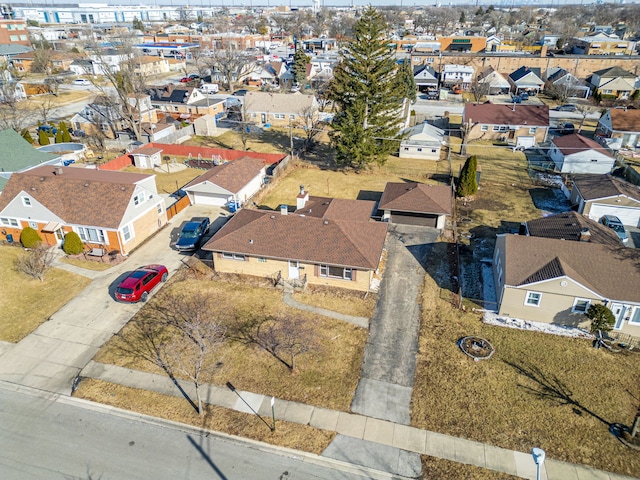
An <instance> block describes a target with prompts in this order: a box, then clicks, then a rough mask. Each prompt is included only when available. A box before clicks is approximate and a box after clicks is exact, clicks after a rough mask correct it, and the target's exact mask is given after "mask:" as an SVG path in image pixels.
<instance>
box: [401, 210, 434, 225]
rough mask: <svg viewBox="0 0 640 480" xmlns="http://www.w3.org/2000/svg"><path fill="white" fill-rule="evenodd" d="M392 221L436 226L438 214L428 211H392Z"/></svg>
mask: <svg viewBox="0 0 640 480" xmlns="http://www.w3.org/2000/svg"><path fill="white" fill-rule="evenodd" d="M391 223H401V224H403V225H420V226H422V227H436V226H437V224H438V216H437V215H430V214H427V213H392V214H391Z"/></svg>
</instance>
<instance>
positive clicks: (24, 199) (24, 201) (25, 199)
mask: <svg viewBox="0 0 640 480" xmlns="http://www.w3.org/2000/svg"><path fill="white" fill-rule="evenodd" d="M22 204H23V205H24V206H25V207H30V206H31V199H30V198H29V197H22Z"/></svg>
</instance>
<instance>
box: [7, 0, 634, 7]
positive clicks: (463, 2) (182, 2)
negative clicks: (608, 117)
mask: <svg viewBox="0 0 640 480" xmlns="http://www.w3.org/2000/svg"><path fill="white" fill-rule="evenodd" d="M600 3H606V4H617V5H620V4H625V5H634V4H636V2H635V1H625V0H555V1H554V0H547V1H543V2H538V1H535V0H477V1H475V0H474V1H470V0H443V1H434V0H424V1H420V0H419V1H414V0H396V1H391V0H351V1H345V0H322V1H321V5H322V6H327V7H349V6H352V5H353V6H366V5H369V4H371V5H373V6H374V7H383V6H404V7H433V6H438V5H439V6H441V7H449V6H455V7H459V6H476V5H478V6H489V5H493V6H495V7H511V6H516V7H520V6H536V7H554V6H561V5H594V4H600ZM6 4H8V5H12V6H16V7H17V6H20V7H30V6H34V7H37V6H50V7H55V6H59V7H62V6H65V7H68V6H74V5H82V4H101V5H109V6H124V7H127V6H137V5H146V6H155V5H157V6H169V7H171V6H173V7H184V6H189V7H192V8H194V9H197V8H208V7H236V8H242V7H244V8H261V7H263V8H273V7H276V6H281V5H285V6H290V7H294V8H302V7H309V8H310V7H312V5H313V2H312V0H289V1H286V0H285V1H282V0H191V1H189V0H152V1H151V2H149V1H146V2H141V1H140V0H121V1H104V0H83V1H78V2H69V1H68V0H45V1H28V2H25V1H20V2H12V1H6Z"/></svg>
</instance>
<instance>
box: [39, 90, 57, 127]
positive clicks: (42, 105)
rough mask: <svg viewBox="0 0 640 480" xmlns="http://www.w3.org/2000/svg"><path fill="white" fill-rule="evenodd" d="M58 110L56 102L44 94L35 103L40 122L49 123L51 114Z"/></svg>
mask: <svg viewBox="0 0 640 480" xmlns="http://www.w3.org/2000/svg"><path fill="white" fill-rule="evenodd" d="M57 110H58V104H57V103H56V102H55V101H54V100H53V98H51V96H49V95H48V96H46V97H44V98H41V100H40V101H39V102H38V104H37V112H38V115H40V120H42V123H49V120H50V118H51V116H52V115H53V114H54V113H55V112H56V111H57Z"/></svg>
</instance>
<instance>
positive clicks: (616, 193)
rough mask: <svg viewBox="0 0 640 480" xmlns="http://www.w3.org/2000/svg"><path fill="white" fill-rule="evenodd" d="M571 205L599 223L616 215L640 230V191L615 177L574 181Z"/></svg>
mask: <svg viewBox="0 0 640 480" xmlns="http://www.w3.org/2000/svg"><path fill="white" fill-rule="evenodd" d="M571 203H573V204H574V205H577V206H578V213H582V214H583V215H586V216H587V217H589V218H590V219H592V220H595V221H598V220H600V218H602V217H603V216H604V215H614V216H616V217H618V218H619V219H620V221H621V222H622V223H623V224H624V225H627V226H630V227H639V226H640V187H638V186H636V185H634V184H632V183H629V182H627V181H626V180H624V179H622V178H618V177H614V176H612V175H580V176H576V177H575V178H574V181H573V188H572V190H571Z"/></svg>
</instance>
